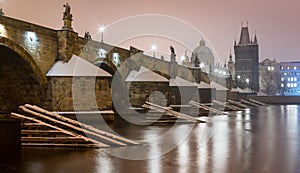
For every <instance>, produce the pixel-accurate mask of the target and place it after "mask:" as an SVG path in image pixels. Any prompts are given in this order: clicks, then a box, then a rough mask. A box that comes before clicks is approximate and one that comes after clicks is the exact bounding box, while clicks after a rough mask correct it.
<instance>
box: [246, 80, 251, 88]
mask: <svg viewBox="0 0 300 173" xmlns="http://www.w3.org/2000/svg"><path fill="white" fill-rule="evenodd" d="M249 82H250V80H249V79H248V78H247V79H246V83H247V88H249Z"/></svg>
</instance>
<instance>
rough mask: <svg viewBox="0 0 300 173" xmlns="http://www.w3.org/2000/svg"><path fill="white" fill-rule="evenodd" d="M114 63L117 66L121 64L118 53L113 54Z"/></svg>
mask: <svg viewBox="0 0 300 173" xmlns="http://www.w3.org/2000/svg"><path fill="white" fill-rule="evenodd" d="M113 63H114V64H115V65H116V66H119V63H120V57H119V54H118V53H113Z"/></svg>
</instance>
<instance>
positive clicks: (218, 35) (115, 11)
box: [0, 0, 300, 62]
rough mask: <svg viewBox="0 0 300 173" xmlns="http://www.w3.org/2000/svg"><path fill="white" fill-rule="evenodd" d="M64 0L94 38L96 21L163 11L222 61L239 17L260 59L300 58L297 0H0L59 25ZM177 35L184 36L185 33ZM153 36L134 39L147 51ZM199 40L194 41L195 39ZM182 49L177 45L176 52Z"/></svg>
mask: <svg viewBox="0 0 300 173" xmlns="http://www.w3.org/2000/svg"><path fill="white" fill-rule="evenodd" d="M66 2H69V4H70V5H71V12H72V14H73V20H74V21H73V28H74V30H75V31H76V32H78V33H79V35H81V36H83V35H84V32H85V31H89V32H90V33H91V35H92V37H96V36H95V35H96V33H97V32H98V30H97V29H98V26H99V25H105V26H108V25H110V24H111V23H114V22H116V21H118V20H121V19H123V18H127V17H131V16H136V15H143V14H160V15H166V16H171V17H174V18H177V19H179V20H182V21H185V22H187V23H189V24H190V25H192V26H194V27H195V28H197V30H199V31H201V32H202V33H203V34H204V36H205V38H206V39H208V40H209V42H210V43H211V45H212V46H213V47H214V48H215V51H216V53H217V54H218V55H219V57H220V59H221V61H223V62H224V61H225V59H226V58H227V57H228V55H229V51H230V49H233V42H234V38H239V34H240V28H241V21H244V24H245V23H246V21H248V23H249V29H250V35H251V36H253V34H254V33H255V32H256V34H257V37H258V42H259V48H260V60H262V59H264V58H265V57H270V58H276V59H277V60H279V61H293V60H299V59H300V56H299V54H300V43H299V40H300V34H299V31H300V19H299V16H300V14H299V11H300V2H299V1H297V0H267V1H262V0H251V1H250V0H249V1H246V0H226V1H223V0H193V1H191V0H186V1H179V0H163V1H162V0H160V1H156V0H152V1H149V0H148V1H144V0H126V1H117V0H87V1H82V0H81V1H79V0H69V1H65V0H51V1H41V0H26V1H23V0H0V6H1V8H3V12H4V13H5V15H7V16H10V17H14V18H17V19H21V20H25V21H29V22H32V23H36V24H39V25H43V26H46V27H49V28H53V29H60V28H61V27H62V23H63V22H62V13H63V11H64V8H63V4H65V3H66ZM140 28H143V26H140ZM107 29H109V28H107ZM133 30H134V29H133ZM120 33H122V31H120ZM178 34H179V35H187V37H188V34H189V33H178ZM112 35H114V33H112V32H109V33H105V35H104V38H105V39H106V40H109V38H110V37H112ZM151 39H152V40H151ZM155 39H157V38H156V37H152V38H150V39H149V38H148V39H145V40H143V39H141V38H139V40H136V41H135V42H133V44H135V45H134V46H136V47H138V48H141V49H144V50H146V49H147V48H150V45H151V42H156V40H155ZM174 39H177V38H174ZM141 40H142V41H141ZM199 41H200V40H195V43H198V42H199ZM148 42H149V43H148ZM109 43H110V44H117V43H114V42H109ZM124 45H126V44H124ZM126 46H128V45H126ZM158 46H160V47H159V50H161V51H162V52H167V51H169V50H168V49H169V48H168V46H166V45H164V43H163V44H160V45H158ZM196 46H197V44H195V45H194V47H193V46H191V47H190V49H194V48H195V47H196ZM127 48H128V47H127ZM175 48H176V47H175ZM183 52H184V51H183V50H181V49H178V51H177V54H179V55H181V54H183Z"/></svg>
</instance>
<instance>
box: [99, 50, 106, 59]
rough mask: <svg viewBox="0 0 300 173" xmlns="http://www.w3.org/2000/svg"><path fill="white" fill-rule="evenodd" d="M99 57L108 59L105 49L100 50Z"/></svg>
mask: <svg viewBox="0 0 300 173" xmlns="http://www.w3.org/2000/svg"><path fill="white" fill-rule="evenodd" d="M98 57H99V58H106V50H104V49H99V50H98Z"/></svg>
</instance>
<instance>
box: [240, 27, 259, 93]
mask: <svg viewBox="0 0 300 173" xmlns="http://www.w3.org/2000/svg"><path fill="white" fill-rule="evenodd" d="M234 54H235V78H236V80H237V81H236V82H237V86H238V87H241V88H246V87H249V88H251V89H252V90H253V91H256V92H258V90H259V73H258V65H259V55H258V42H257V37H256V34H255V36H254V39H253V41H252V40H251V39H250V34H249V30H248V22H247V25H246V26H243V23H242V28H241V36H240V41H239V42H238V44H236V43H235V45H234Z"/></svg>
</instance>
